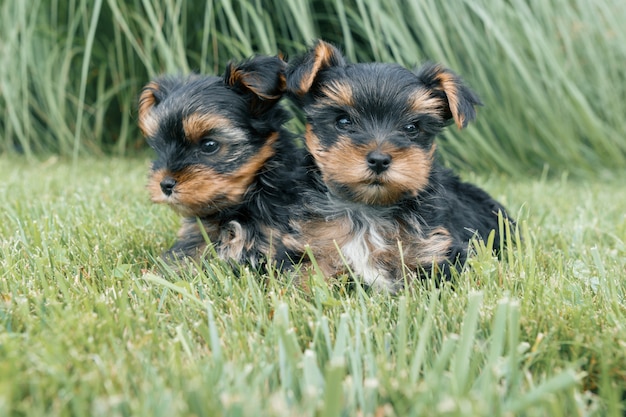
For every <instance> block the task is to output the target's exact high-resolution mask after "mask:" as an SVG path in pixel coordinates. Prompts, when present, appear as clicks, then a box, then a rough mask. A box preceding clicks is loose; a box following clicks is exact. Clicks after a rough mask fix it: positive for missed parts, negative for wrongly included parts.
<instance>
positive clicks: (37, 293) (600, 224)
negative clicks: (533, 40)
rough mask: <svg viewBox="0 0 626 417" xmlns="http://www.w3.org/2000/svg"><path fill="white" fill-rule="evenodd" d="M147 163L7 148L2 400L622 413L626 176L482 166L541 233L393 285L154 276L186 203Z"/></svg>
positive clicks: (155, 406)
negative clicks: (508, 173)
mask: <svg viewBox="0 0 626 417" xmlns="http://www.w3.org/2000/svg"><path fill="white" fill-rule="evenodd" d="M147 167H148V162H147V161H146V160H144V159H116V158H81V159H79V160H78V161H77V162H76V163H75V164H72V163H70V162H68V161H67V160H64V159H58V158H57V157H53V158H50V159H48V160H45V161H32V160H27V159H25V158H9V157H7V156H3V157H0V177H1V178H3V181H2V182H1V183H0V199H1V200H2V201H3V210H2V211H1V212H0V235H1V236H2V240H1V241H0V415H7V416H26V415H28V416H38V415H41V416H44V415H45V416H71V415H77V416H79V415H80V416H82V415H93V416H100V415H102V416H127V415H153V416H171V415H188V416H192V415H194V416H218V415H229V416H237V415H255V416H256V415H268V416H292V415H303V416H339V415H361V416H377V417H378V416H412V415H413V416H429V415H432V416H478V415H489V416H499V415H525V416H552V415H585V416H596V415H597V416H604V415H608V416H619V415H623V413H624V408H623V398H624V395H625V394H624V393H625V392H626V372H625V371H624V369H626V366H625V365H626V353H625V352H626V346H625V345H624V341H625V340H626V328H625V327H624V323H625V322H626V317H625V316H626V310H625V304H624V296H625V293H626V284H625V281H624V279H623V276H624V271H625V270H626V261H625V259H626V256H625V255H626V246H625V243H624V242H625V240H626V217H625V216H624V210H623V207H624V206H625V205H626V195H625V194H624V192H623V185H622V181H621V180H620V176H618V175H616V176H615V178H614V179H608V180H605V181H597V180H596V181H579V180H576V181H574V180H570V179H568V177H567V176H562V177H561V178H559V179H551V180H549V179H525V180H522V179H519V180H511V179H510V178H508V177H499V176H497V175H494V174H492V175H489V176H485V175H480V176H477V177H476V176H473V175H466V177H467V178H469V179H471V180H472V181H474V182H476V183H478V184H481V185H482V186H483V187H485V188H486V189H487V190H489V191H490V192H491V193H492V194H493V195H495V196H496V197H497V198H499V199H501V200H502V201H503V202H504V203H505V204H506V205H507V206H508V207H510V208H511V209H512V210H513V211H514V212H518V213H519V214H518V217H519V219H520V220H521V222H520V223H521V225H522V228H523V229H524V231H525V232H526V239H525V240H524V242H523V243H522V244H521V245H519V246H518V247H517V248H516V249H515V250H513V251H511V252H510V253H508V254H507V255H506V260H505V261H501V262H500V261H497V260H495V259H493V258H492V257H491V256H490V255H489V254H488V253H487V251H485V250H480V249H479V250H478V253H477V256H476V257H475V258H474V259H472V266H473V269H472V270H470V271H468V272H466V273H464V274H463V275H462V277H461V279H460V280H459V285H458V286H457V287H456V288H455V289H454V290H453V289H451V288H449V287H443V288H441V289H433V288H428V286H426V285H416V286H414V287H412V288H411V289H409V290H407V291H406V292H404V293H402V294H400V295H399V296H396V297H391V296H388V295H385V294H372V293H367V292H364V291H362V290H361V289H359V288H357V289H355V290H348V289H346V288H345V287H343V286H342V285H339V284H336V285H330V286H329V285H327V284H326V283H324V282H320V281H319V280H317V279H313V281H312V282H311V289H310V291H309V292H303V291H302V290H300V289H298V288H296V287H294V286H293V285H291V281H290V277H289V276H288V275H278V274H271V275H270V276H265V277H262V279H260V278H259V276H257V275H256V274H255V273H253V272H251V271H249V270H247V269H242V270H241V271H240V273H239V276H238V277H235V276H234V275H233V274H232V273H230V272H229V271H228V269H226V268H225V267H224V265H221V264H220V263H219V262H216V261H208V262H207V271H206V273H202V274H195V273H191V272H183V273H181V275H178V276H176V275H173V274H165V275H159V274H156V273H155V271H156V270H155V260H154V258H155V256H157V255H158V254H159V253H160V252H161V251H163V250H164V249H166V248H167V247H168V245H170V244H171V243H172V241H173V239H174V235H175V232H176V229H177V226H178V222H179V219H178V218H177V217H176V215H174V214H173V213H171V212H170V210H168V209H167V208H165V207H161V206H154V205H152V204H151V203H150V202H149V201H148V196H147V192H146V191H145V189H144V183H145V178H146V173H147ZM622 178H623V177H622Z"/></svg>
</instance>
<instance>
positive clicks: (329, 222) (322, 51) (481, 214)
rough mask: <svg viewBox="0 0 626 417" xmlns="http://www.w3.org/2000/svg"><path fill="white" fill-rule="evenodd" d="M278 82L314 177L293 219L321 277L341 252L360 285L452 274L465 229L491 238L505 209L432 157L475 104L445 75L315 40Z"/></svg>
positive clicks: (463, 254)
mask: <svg viewBox="0 0 626 417" xmlns="http://www.w3.org/2000/svg"><path fill="white" fill-rule="evenodd" d="M287 90H288V92H289V94H290V96H291V97H292V98H293V100H294V101H295V102H296V104H297V105H298V106H299V107H300V108H301V109H303V110H304V113H305V115H306V120H307V123H306V133H305V140H306V147H307V148H308V151H309V153H310V158H311V161H310V162H311V163H310V168H309V169H310V171H311V173H312V176H313V183H314V186H313V187H311V189H309V190H308V191H307V192H306V195H305V196H304V200H305V202H304V206H303V211H302V212H301V214H300V216H299V217H300V220H298V221H297V224H296V227H297V228H299V230H300V231H301V232H302V234H303V235H304V237H305V238H306V242H307V243H308V244H309V245H310V246H311V249H312V252H313V254H314V256H315V258H316V260H317V263H318V264H319V266H320V268H321V269H322V270H323V271H324V272H325V273H326V274H327V275H329V276H331V275H336V274H340V273H343V272H346V271H345V264H344V262H343V261H342V259H341V256H340V254H339V251H338V250H337V248H339V249H340V250H341V253H342V255H343V257H345V260H346V261H347V263H348V265H349V266H350V268H351V269H352V271H353V272H355V273H356V274H357V275H358V276H359V277H360V278H361V279H362V280H363V282H364V283H365V284H366V285H369V286H372V287H374V288H378V289H387V290H390V291H392V292H393V291H396V290H398V289H399V288H401V287H402V285H403V282H404V277H407V278H408V279H409V280H410V279H412V277H415V276H430V275H431V273H433V272H435V273H436V274H437V275H438V276H441V275H440V274H442V275H443V277H445V278H449V277H450V275H451V268H461V267H462V265H463V264H464V262H465V261H466V258H467V256H468V246H469V242H470V240H471V239H472V238H473V237H478V238H482V239H486V238H487V237H488V235H489V234H490V232H491V231H492V230H495V233H496V240H495V241H496V242H499V237H498V236H497V234H498V213H502V214H503V215H504V216H505V217H506V216H507V215H506V211H505V209H504V208H503V207H502V205H500V204H499V203H498V202H497V201H495V200H494V199H492V198H491V197H490V196H489V195H488V194H487V193H486V192H485V191H483V190H481V189H479V188H478V187H476V186H474V185H471V184H468V183H464V182H461V181H460V180H459V178H458V177H457V176H456V175H455V174H453V173H452V172H451V171H450V170H448V169H446V168H444V167H442V166H441V165H440V164H439V163H437V161H436V159H435V150H436V144H435V141H434V140H435V137H436V135H437V134H438V133H439V132H440V131H441V130H442V129H443V128H444V126H446V125H447V124H449V123H451V122H452V121H453V122H454V123H456V125H457V126H458V127H459V128H464V127H465V126H466V125H467V124H468V123H469V122H470V121H472V120H473V119H474V118H475V115H476V113H475V106H477V105H479V104H480V101H479V99H478V97H477V96H476V94H475V93H474V92H472V91H471V90H470V89H469V88H468V87H466V86H465V85H464V84H463V82H462V81H461V79H460V78H459V77H458V76H457V75H455V74H454V73H453V72H452V71H450V70H448V69H446V68H444V67H442V66H440V65H435V64H427V65H424V66H423V67H422V68H420V69H419V70H417V71H416V72H411V71H409V70H407V69H405V68H403V67H401V66H399V65H394V64H382V63H367V64H350V63H347V62H346V61H345V59H344V57H343V56H342V55H341V53H340V52H339V51H338V50H337V49H336V48H335V47H333V46H332V45H330V44H328V43H325V42H323V41H318V42H317V43H316V45H315V46H314V47H313V48H311V49H310V50H309V51H308V52H307V53H306V54H304V55H303V56H301V57H299V58H296V59H295V60H294V61H292V62H291V63H290V65H289V68H288V69H287ZM402 265H404V266H405V267H406V269H405V270H403V269H402Z"/></svg>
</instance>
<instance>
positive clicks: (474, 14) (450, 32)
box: [0, 0, 626, 177]
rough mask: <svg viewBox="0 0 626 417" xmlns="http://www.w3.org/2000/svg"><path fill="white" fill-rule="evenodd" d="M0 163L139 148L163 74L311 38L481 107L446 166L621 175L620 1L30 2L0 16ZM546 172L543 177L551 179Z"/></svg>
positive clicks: (218, 64) (287, 50)
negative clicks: (431, 66) (423, 72)
mask: <svg viewBox="0 0 626 417" xmlns="http://www.w3.org/2000/svg"><path fill="white" fill-rule="evenodd" d="M0 11H1V12H2V13H1V17H0V59H1V60H2V62H3V65H2V66H0V115H1V116H0V151H2V152H11V153H23V154H25V155H27V156H29V157H34V156H36V155H38V154H41V153H42V152H54V153H58V154H60V155H63V156H73V157H74V158H76V157H77V156H78V155H94V154H102V153H106V154H114V155H128V154H133V153H135V152H136V151H137V148H140V149H141V148H143V147H144V146H145V145H144V143H143V142H142V141H141V140H140V135H139V132H138V130H137V127H136V123H135V118H136V113H135V106H136V99H137V96H138V93H139V91H140V89H141V87H142V86H143V85H145V84H146V83H147V82H148V81H149V79H150V78H151V77H153V76H154V75H156V74H160V73H163V72H168V73H177V72H189V71H200V72H203V73H220V72H221V71H222V70H223V68H224V67H225V65H226V63H227V62H228V61H229V60H231V59H242V58H244V57H248V56H250V55H253V54H255V53H261V54H276V53H279V52H282V53H283V54H285V55H286V56H287V57H292V56H294V55H296V54H298V53H301V52H303V51H304V48H305V46H306V45H307V44H310V43H311V41H312V39H314V38H317V37H323V38H325V39H326V40H328V41H331V42H334V43H336V44H337V45H338V46H339V47H341V48H342V49H343V50H344V51H345V53H346V55H347V56H348V57H349V58H350V60H352V61H360V62H367V61H372V60H378V61H385V62H398V63H401V64H403V65H406V66H409V67H412V66H414V65H416V64H419V63H421V62H424V61H426V60H432V61H439V62H442V63H443V64H445V65H448V66H449V67H451V68H452V69H454V70H455V71H457V72H458V73H459V74H461V75H462V76H463V77H464V78H465V80H466V81H467V83H468V84H469V85H470V86H471V87H473V89H475V90H476V91H477V92H478V93H479V95H480V97H481V98H482V100H483V102H484V103H485V106H484V108H482V109H481V110H480V112H479V116H478V120H477V124H476V128H475V129H473V130H471V131H469V132H468V133H464V134H463V135H459V134H458V133H457V132H455V131H452V132H451V133H450V134H448V135H447V138H448V140H447V142H446V144H445V145H446V146H442V150H443V151H444V154H445V156H446V158H447V160H448V161H449V162H450V163H451V164H453V165H455V166H457V167H464V168H467V167H471V169H473V170H480V171H481V172H483V173H487V172H490V171H491V170H493V168H494V167H495V168H497V169H498V170H499V171H502V172H506V173H508V174H510V175H513V176H520V175H526V174H528V173H531V174H534V175H540V174H541V173H542V172H543V171H544V169H545V168H546V167H549V168H550V172H555V173H559V172H563V171H568V172H570V173H571V174H572V175H576V176H579V177H582V176H588V175H597V176H599V177H601V176H602V175H604V173H605V171H608V172H610V171H612V170H615V169H621V167H623V166H625V165H626V144H625V143H626V142H624V140H623V136H624V135H623V133H624V132H625V131H626V120H625V119H624V117H622V115H623V114H626V104H625V101H624V100H623V97H624V96H625V95H626V83H624V82H623V80H624V79H625V78H626V67H625V66H624V65H623V62H624V60H625V59H626V32H625V31H624V30H622V29H623V28H622V22H624V21H626V8H624V7H622V0H597V1H594V2H589V1H586V0H511V1H507V2H502V1H494V0H452V1H447V2H439V1H434V0H428V1H401V2H388V1H381V0H369V1H363V0H351V1H347V0H285V1H283V0H281V1H277V0H267V1H263V2H261V1H259V0H245V1H232V0H228V1H226V0H221V1H206V2H182V1H178V0H164V1H161V2H149V1H145V0H107V1H106V2H105V1H96V2H92V1H88V0H73V1H71V2H60V1H58V0H31V1H29V2H28V4H26V3H24V2H12V1H5V2H2V4H0ZM557 175H558V174H557Z"/></svg>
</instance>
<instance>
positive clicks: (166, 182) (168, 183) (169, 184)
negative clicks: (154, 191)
mask: <svg viewBox="0 0 626 417" xmlns="http://www.w3.org/2000/svg"><path fill="white" fill-rule="evenodd" d="M159 185H160V186H161V191H163V194H165V195H166V196H170V195H172V192H173V191H174V187H175V186H176V180H175V179H174V178H172V177H165V178H163V180H162V181H161V183H160V184H159Z"/></svg>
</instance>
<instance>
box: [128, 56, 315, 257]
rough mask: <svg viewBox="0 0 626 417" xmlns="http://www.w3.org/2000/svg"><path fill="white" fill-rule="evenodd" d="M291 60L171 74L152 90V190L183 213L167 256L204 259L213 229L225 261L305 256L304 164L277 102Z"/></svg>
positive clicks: (146, 123) (148, 107)
mask: <svg viewBox="0 0 626 417" xmlns="http://www.w3.org/2000/svg"><path fill="white" fill-rule="evenodd" d="M285 66H286V63H285V62H284V61H283V60H282V59H280V58H278V57H263V56H259V57H255V58H252V59H250V60H248V61H245V62H243V63H241V64H239V65H233V64H230V65H228V67H227V68H226V71H225V73H224V75H223V76H222V77H217V76H200V75H191V76H187V77H167V76H165V77H161V78H157V79H155V80H153V81H152V82H150V83H149V84H148V85H146V87H145V88H144V89H143V91H142V93H141V97H140V100H139V127H140V128H141V130H142V132H143V133H144V135H145V136H146V138H147V140H148V143H149V144H150V146H151V147H152V148H153V149H154V150H155V151H156V156H157V157H156V160H155V161H154V162H153V164H152V169H151V172H150V176H149V183H148V190H149V192H150V195H151V198H152V201H153V202H155V203H162V204H167V205H169V206H170V207H171V208H172V209H174V210H175V211H177V212H178V213H180V214H181V215H182V216H184V222H183V226H182V228H181V230H180V232H179V234H178V241H177V242H176V243H175V244H174V246H173V247H172V248H171V249H170V250H169V251H168V252H167V253H166V254H165V257H166V259H168V260H170V261H175V260H177V259H184V258H192V259H195V260H199V257H200V256H201V255H202V254H203V253H204V252H205V250H206V249H207V244H208V242H207V239H206V238H205V235H206V236H207V237H208V240H209V241H210V242H211V244H212V245H213V249H215V252H216V253H217V255H218V256H219V257H220V258H222V259H224V260H228V261H234V262H236V263H247V264H249V265H251V266H253V267H257V266H259V265H262V264H264V262H265V261H267V260H271V261H276V263H277V264H278V266H281V265H284V264H289V265H290V264H291V263H292V260H293V261H296V262H297V261H298V260H299V257H300V254H299V253H296V252H295V251H294V248H295V244H294V242H293V238H292V232H293V230H292V229H291V228H290V226H289V220H288V218H289V214H290V212H291V211H292V210H291V209H290V207H292V206H293V204H295V203H296V202H297V200H298V198H299V195H300V191H299V186H300V184H301V178H300V177H301V175H302V173H303V172H304V171H303V170H302V163H301V160H300V158H301V157H300V153H301V152H300V151H299V150H298V149H297V148H296V147H295V146H294V144H293V140H292V137H291V135H290V134H289V133H288V132H286V131H285V130H284V129H283V127H282V124H283V123H284V122H285V121H286V120H287V119H288V114H287V112H286V111H285V110H283V109H282V108H281V107H280V106H279V105H278V101H279V99H280V98H281V96H282V93H283V92H284V89H285V74H284V70H285ZM198 219H199V220H200V221H198ZM200 224H201V226H200ZM202 229H204V230H202Z"/></svg>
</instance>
